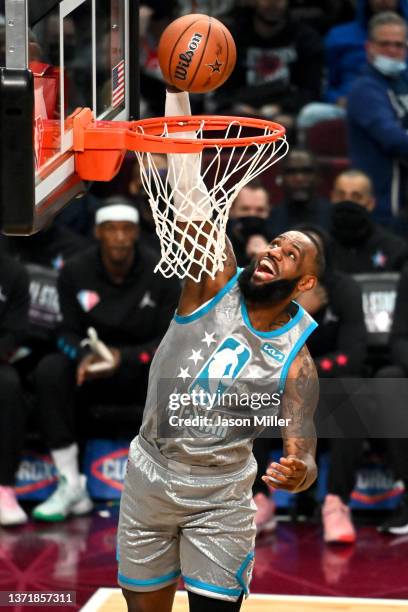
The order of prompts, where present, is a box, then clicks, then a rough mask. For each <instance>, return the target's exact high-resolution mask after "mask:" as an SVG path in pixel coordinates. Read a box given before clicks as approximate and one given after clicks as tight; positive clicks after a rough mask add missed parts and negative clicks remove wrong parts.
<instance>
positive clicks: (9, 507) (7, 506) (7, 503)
mask: <svg viewBox="0 0 408 612" xmlns="http://www.w3.org/2000/svg"><path fill="white" fill-rule="evenodd" d="M27 521H28V516H27V515H26V513H25V512H24V510H23V509H22V507H21V506H20V504H19V503H18V501H17V497H16V492H15V491H14V489H13V487H0V525H2V526H3V527H7V526H9V525H24V523H26V522H27Z"/></svg>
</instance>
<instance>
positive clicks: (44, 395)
mask: <svg viewBox="0 0 408 612" xmlns="http://www.w3.org/2000/svg"><path fill="white" fill-rule="evenodd" d="M138 220H139V219H138V213H137V211H136V210H135V208H133V207H130V206H127V205H118V204H115V205H112V206H105V207H103V208H101V209H99V210H98V212H97V213H96V229H95V234H96V238H97V239H98V244H97V245H96V246H95V247H92V248H91V249H90V250H88V251H86V252H84V253H81V254H79V255H78V256H77V257H75V258H73V259H71V261H70V262H69V263H67V265H66V266H65V267H64V269H63V270H62V272H61V275H60V278H59V283H58V289H59V296H60V302H61V312H62V316H63V320H62V324H61V328H60V331H59V340H58V346H59V348H60V349H61V352H62V354H61V355H48V356H47V357H45V358H44V359H43V360H42V362H41V363H40V364H39V366H38V368H37V370H36V378H35V382H36V388H37V393H38V404H39V411H40V417H41V423H42V429H43V432H44V435H45V439H46V443H47V444H48V446H49V447H50V448H51V456H52V458H53V460H54V463H55V466H56V468H57V470H58V472H59V474H60V480H59V483H58V487H57V489H56V491H55V492H54V493H53V495H52V496H51V497H50V498H49V499H48V500H46V501H45V502H44V503H42V504H40V505H39V506H37V507H36V508H35V509H34V511H33V516H34V518H36V519H40V520H46V521H47V520H48V521H51V520H63V519H64V518H65V517H66V516H67V515H68V514H71V513H73V514H79V513H84V512H87V511H89V510H90V509H91V507H92V504H91V500H90V499H89V497H88V494H87V492H86V485H85V477H84V476H82V475H80V473H79V468H78V446H77V444H76V441H75V430H74V426H73V420H74V408H75V394H74V392H75V382H76V384H77V386H78V387H79V393H78V397H77V399H78V402H80V404H81V406H82V408H83V409H86V408H87V407H88V406H90V405H92V404H95V403H98V404H106V403H108V404H114V405H118V410H120V405H121V404H128V405H129V404H134V405H135V412H136V411H137V405H139V406H143V403H144V399H145V390H146V385H147V374H148V367H149V364H150V362H151V360H152V357H153V354H154V351H155V349H156V347H157V346H158V344H159V342H160V340H161V338H162V336H163V335H164V333H165V331H166V329H167V327H168V325H169V321H170V319H171V316H172V314H173V312H174V310H175V307H176V303H177V300H178V294H179V283H178V282H177V281H173V280H165V279H163V278H162V277H161V276H160V275H157V276H156V275H154V273H153V271H154V268H155V265H156V256H155V255H152V254H151V252H150V251H148V250H147V249H145V248H141V247H140V245H139V244H138V234H139V226H138ZM89 327H94V328H95V329H96V331H97V333H98V334H99V337H100V339H101V340H102V341H103V342H104V343H106V345H107V346H108V347H109V349H110V352H111V354H112V357H113V363H112V364H111V365H110V366H109V367H105V365H107V364H104V363H103V360H102V359H101V358H98V357H97V356H95V355H94V354H92V353H91V352H90V350H89V348H84V347H83V346H81V340H82V339H83V338H84V337H85V336H86V334H87V330H88V328H89ZM101 368H103V370H101ZM95 369H98V372H95ZM139 410H140V414H137V417H141V411H142V408H140V409H139Z"/></svg>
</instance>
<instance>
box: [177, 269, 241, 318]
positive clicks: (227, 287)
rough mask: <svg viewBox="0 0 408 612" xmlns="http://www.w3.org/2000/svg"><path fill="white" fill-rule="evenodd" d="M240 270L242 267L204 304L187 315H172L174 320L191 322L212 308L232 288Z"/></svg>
mask: <svg viewBox="0 0 408 612" xmlns="http://www.w3.org/2000/svg"><path fill="white" fill-rule="evenodd" d="M241 272H242V268H238V270H237V273H236V274H235V275H234V276H233V277H232V278H230V279H229V281H228V283H226V284H225V285H224V287H223V288H222V289H220V291H219V292H218V293H217V294H216V295H215V296H214V297H213V298H212V299H211V300H210V301H209V302H207V304H205V305H204V306H200V307H199V308H197V309H196V310H195V311H194V312H192V313H191V314H189V315H178V314H175V315H174V320H175V322H176V323H181V324H182V325H185V324H186V323H192V322H193V321H197V319H200V318H201V317H203V316H204V315H205V314H207V312H209V311H210V310H211V309H212V308H214V306H215V305H216V304H218V302H219V301H220V300H222V298H223V297H224V295H226V294H227V293H228V291H230V289H232V287H233V285H235V283H236V281H237V279H238V277H239V275H240V274H241Z"/></svg>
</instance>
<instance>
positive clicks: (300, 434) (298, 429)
mask: <svg viewBox="0 0 408 612" xmlns="http://www.w3.org/2000/svg"><path fill="white" fill-rule="evenodd" d="M295 374H296V375H295V376H294V375H293V376H292V377H291V379H290V380H288V381H287V383H286V389H285V393H284V396H283V402H282V416H283V417H284V418H286V419H290V422H289V424H288V426H287V427H285V429H284V430H283V431H282V437H283V443H284V448H285V453H286V454H287V455H289V454H290V455H296V456H298V457H299V458H301V459H304V460H307V459H311V460H314V456H315V452H316V432H315V427H314V422H313V416H314V412H315V410H316V406H317V401H318V397H319V381H318V377H317V372H316V368H315V365H314V363H313V360H312V358H311V356H310V354H309V351H308V350H307V348H306V347H304V348H303V349H302V350H301V351H300V353H299V355H298V357H297V359H296V372H295Z"/></svg>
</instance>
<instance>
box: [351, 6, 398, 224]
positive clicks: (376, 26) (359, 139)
mask: <svg viewBox="0 0 408 612" xmlns="http://www.w3.org/2000/svg"><path fill="white" fill-rule="evenodd" d="M366 55H367V62H368V65H367V66H366V67H365V69H364V71H363V72H362V74H361V76H360V77H359V78H357V79H356V80H355V82H354V85H353V87H352V89H351V91H350V94H349V97H348V104H347V120H348V129H349V140H350V156H351V160H352V165H353V167H355V168H358V169H360V170H362V171H363V172H365V173H366V174H367V175H368V176H369V177H370V178H371V180H372V182H373V187H374V193H375V197H376V200H377V207H376V210H375V212H374V215H375V217H376V218H377V219H381V220H382V221H383V222H386V223H392V218H393V217H394V218H395V217H397V216H401V215H404V214H406V213H407V210H406V207H407V197H406V194H407V190H406V189H407V185H408V163H407V162H408V134H407V129H408V107H407V104H406V98H407V95H408V71H407V23H406V21H405V20H404V19H403V18H402V17H400V16H399V15H398V14H397V13H393V12H390V11H387V12H383V13H379V14H378V15H375V16H374V17H373V18H372V19H371V20H370V22H369V27H368V41H367V44H366Z"/></svg>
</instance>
